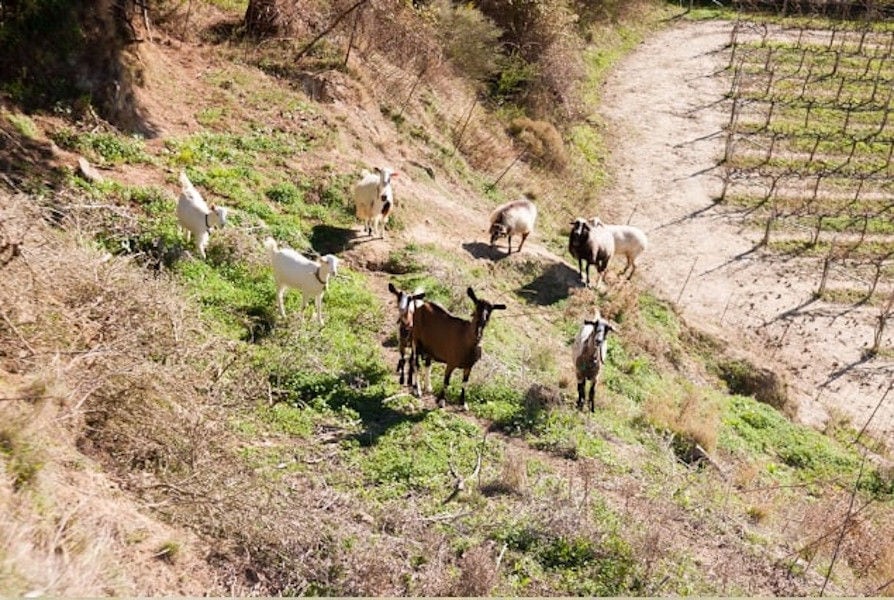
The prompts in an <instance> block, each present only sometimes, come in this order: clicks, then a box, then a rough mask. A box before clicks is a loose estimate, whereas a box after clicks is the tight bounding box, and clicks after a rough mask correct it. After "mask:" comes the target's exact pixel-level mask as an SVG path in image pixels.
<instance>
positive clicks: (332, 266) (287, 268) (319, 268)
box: [264, 237, 338, 325]
mask: <svg viewBox="0 0 894 600" xmlns="http://www.w3.org/2000/svg"><path fill="white" fill-rule="evenodd" d="M264 247H265V248H267V251H268V252H269V254H270V264H271V265H272V266H273V279H274V281H275V282H276V300H277V303H278V304H279V314H281V315H282V316H283V317H285V316H286V309H285V306H284V305H283V296H284V295H285V293H286V288H287V287H290V288H295V289H297V290H298V291H299V292H301V299H302V303H301V314H302V316H303V315H304V309H305V307H307V304H308V303H309V302H310V300H311V298H313V299H314V300H315V302H316V313H317V320H318V321H319V322H320V325H322V324H323V292H324V291H326V288H327V287H328V283H329V278H330V277H333V276H335V275H338V258H336V257H335V256H333V255H331V254H327V255H326V256H323V257H321V258H320V262H316V261H313V260H310V259H309V258H306V257H304V256H302V255H301V254H299V253H297V252H295V251H294V250H292V249H291V248H279V247H278V245H277V243H276V240H274V239H273V238H270V237H268V238H267V239H266V240H264Z"/></svg>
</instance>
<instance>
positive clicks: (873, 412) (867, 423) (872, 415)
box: [848, 381, 894, 448]
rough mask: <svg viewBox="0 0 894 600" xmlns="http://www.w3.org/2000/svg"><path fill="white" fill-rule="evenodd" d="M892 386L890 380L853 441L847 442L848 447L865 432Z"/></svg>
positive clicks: (893, 386) (893, 382)
mask: <svg viewBox="0 0 894 600" xmlns="http://www.w3.org/2000/svg"><path fill="white" fill-rule="evenodd" d="M892 388H894V381H892V382H891V383H890V384H889V385H888V389H886V390H885V393H884V394H882V397H881V399H880V400H879V401H878V404H876V405H875V408H874V409H873V411H872V414H871V415H869V418H868V419H866V422H865V423H864V424H863V428H862V429H860V432H859V433H858V434H857V437H855V438H854V441H852V442H851V443H850V444H848V448H850V447H851V446H853V445H854V444H856V443H857V442H859V441H860V437H861V436H862V435H863V433H865V432H866V429H867V428H868V427H869V423H871V422H872V419H873V418H874V417H875V413H877V412H878V409H879V408H881V407H882V404H883V403H884V401H885V398H887V397H888V393H889V392H890V391H891V389H892Z"/></svg>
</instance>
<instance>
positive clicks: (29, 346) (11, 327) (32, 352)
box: [0, 311, 37, 356]
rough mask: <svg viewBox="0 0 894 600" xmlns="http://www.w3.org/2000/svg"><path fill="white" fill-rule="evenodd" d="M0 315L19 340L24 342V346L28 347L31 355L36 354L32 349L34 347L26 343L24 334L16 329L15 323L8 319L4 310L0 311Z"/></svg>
mask: <svg viewBox="0 0 894 600" xmlns="http://www.w3.org/2000/svg"><path fill="white" fill-rule="evenodd" d="M0 316H2V317H3V320H4V321H6V324H7V325H9V328H10V329H12V332H13V333H14V334H16V335H17V336H18V338H19V340H21V342H22V343H23V344H25V347H26V348H28V351H29V352H30V353H31V356H34V355H35V354H37V353H36V352H35V351H34V348H32V347H31V344H29V343H28V340H26V339H25V336H23V335H22V332H20V331H19V330H18V328H17V327H16V326H15V325H13V323H12V321H10V320H9V317H7V316H6V311H0Z"/></svg>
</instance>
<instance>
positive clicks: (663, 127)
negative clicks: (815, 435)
mask: <svg viewBox="0 0 894 600" xmlns="http://www.w3.org/2000/svg"><path fill="white" fill-rule="evenodd" d="M730 27H731V25H730V24H729V23H725V22H716V21H710V22H699V23H685V22H684V23H679V24H676V25H674V26H672V27H670V28H669V29H667V30H665V31H664V32H662V33H659V34H657V35H655V36H653V37H651V38H650V39H649V40H648V41H646V42H644V43H643V44H642V45H641V46H640V47H639V48H638V49H637V50H636V51H635V52H633V53H632V54H631V55H630V56H629V57H627V58H626V59H625V60H624V61H623V62H622V63H621V64H620V65H619V66H618V68H617V69H615V71H614V72H613V74H612V75H611V76H610V77H609V79H608V81H607V82H606V84H605V87H604V90H603V105H602V107H601V109H600V110H601V114H602V115H603V117H604V118H605V120H606V123H607V127H608V131H609V137H610V147H611V148H612V155H611V160H610V164H609V170H610V173H612V177H613V183H612V184H611V186H610V189H609V191H608V192H607V193H605V194H604V196H603V198H604V199H603V206H605V207H606V209H605V219H606V220H611V221H614V222H627V221H628V219H629V221H630V223H631V224H633V225H637V226H639V227H642V228H643V229H644V230H645V231H646V232H647V233H648V234H649V237H650V248H649V250H648V251H647V253H646V254H645V255H644V256H643V258H644V260H643V264H642V269H641V270H640V275H639V276H640V277H642V278H643V279H644V280H645V281H646V282H647V283H648V284H649V285H651V286H652V287H653V288H654V289H655V291H656V292H657V293H658V294H659V295H661V296H662V297H664V298H666V299H668V300H672V301H675V302H677V304H678V305H679V306H680V308H681V309H682V312H683V315H684V316H685V318H686V319H687V321H689V322H690V323H691V324H693V325H696V326H698V327H700V328H702V329H705V330H707V331H710V332H712V333H715V334H717V335H719V336H720V337H722V339H725V340H727V341H728V342H729V343H730V344H731V345H733V346H741V347H742V349H743V350H744V351H750V352H751V353H752V354H753V355H754V356H756V357H757V358H758V359H759V360H760V361H761V362H768V363H774V364H775V366H776V368H777V370H778V371H785V372H786V373H787V374H788V376H789V378H790V383H791V389H792V391H793V393H794V395H795V397H796V399H797V400H798V401H799V418H800V420H801V421H803V422H804V423H807V424H810V425H813V426H816V427H822V426H823V424H824V423H825V422H826V420H827V419H828V418H829V417H830V415H834V414H845V415H847V416H848V417H850V419H851V420H852V423H853V424H854V425H855V426H856V427H857V428H860V427H862V425H863V424H864V423H865V422H866V420H867V419H868V418H869V416H870V415H871V414H872V411H873V409H874V408H875V407H876V405H877V404H878V403H879V400H880V399H881V398H882V396H883V394H884V391H885V388H887V386H888V385H889V384H890V382H891V381H892V379H894V362H892V361H891V360H890V359H874V360H871V361H864V360H863V358H862V351H863V350H864V349H865V348H867V347H868V346H869V345H870V344H871V342H872V335H873V326H872V323H873V318H874V317H875V315H877V312H878V311H877V309H875V308H871V307H870V308H857V307H850V306H838V305H830V304H826V303H823V302H818V301H813V300H812V294H813V292H814V290H815V289H816V285H817V281H818V279H819V271H818V270H817V266H816V263H807V262H802V261H799V260H792V259H784V258H781V257H777V256H773V255H769V254H767V253H764V252H762V251H758V250H754V248H755V244H756V243H757V241H758V240H759V239H760V237H761V236H762V232H760V231H755V230H750V229H744V228H742V227H741V226H740V224H739V223H738V221H737V219H736V216H735V214H734V213H733V212H732V211H731V210H730V209H729V208H728V207H723V206H719V207H718V206H715V205H714V202H713V198H715V197H717V196H719V192H720V188H721V180H720V178H719V171H718V170H717V169H714V167H715V165H716V164H717V161H718V159H719V158H720V157H721V156H722V155H723V148H724V146H723V143H724V140H723V136H722V135H720V132H721V131H722V128H723V126H724V123H725V122H726V121H727V120H728V118H729V112H728V111H729V105H728V103H727V102H725V101H724V93H725V92H726V91H727V90H728V89H729V82H728V80H727V78H726V75H725V73H724V72H723V68H724V67H725V66H726V64H727V61H728V58H729V57H728V54H727V52H726V50H725V48H724V47H725V45H726V44H727V43H728V42H729V33H730ZM886 342H887V345H888V347H890V346H891V344H892V341H891V340H890V339H888V340H886ZM892 396H894V394H889V398H888V400H886V402H885V403H884V404H883V405H882V406H881V408H880V410H879V411H878V413H877V414H876V415H875V417H874V418H873V420H872V423H871V430H872V431H873V432H874V433H875V434H876V435H878V436H880V437H881V438H882V439H886V440H889V441H890V440H892V439H894V397H892Z"/></svg>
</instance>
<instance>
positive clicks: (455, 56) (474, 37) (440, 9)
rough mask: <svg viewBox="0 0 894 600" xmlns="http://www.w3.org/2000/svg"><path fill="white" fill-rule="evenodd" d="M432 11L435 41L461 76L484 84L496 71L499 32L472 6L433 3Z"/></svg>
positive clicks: (437, 0) (441, 0)
mask: <svg viewBox="0 0 894 600" xmlns="http://www.w3.org/2000/svg"><path fill="white" fill-rule="evenodd" d="M431 10H432V12H433V13H434V15H435V18H436V20H437V35H438V41H440V43H441V45H442V46H443V48H444V51H445V52H446V54H447V57H448V58H449V59H450V61H451V62H452V63H453V65H454V66H455V67H456V69H457V70H458V71H459V72H460V73H462V74H463V75H465V76H466V77H469V78H471V79H474V80H476V81H484V80H486V79H488V78H489V77H491V76H492V75H494V74H495V73H496V72H497V71H498V70H499V62H500V57H501V52H500V44H499V38H500V35H501V34H502V32H501V31H500V29H499V27H497V26H496V25H495V24H494V22H493V21H492V20H491V19H489V18H488V17H486V16H484V15H483V14H482V13H481V11H479V10H478V9H477V8H475V7H474V6H472V5H471V4H460V5H454V4H453V3H452V2H450V1H449V0H435V2H433V3H432V5H431Z"/></svg>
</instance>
